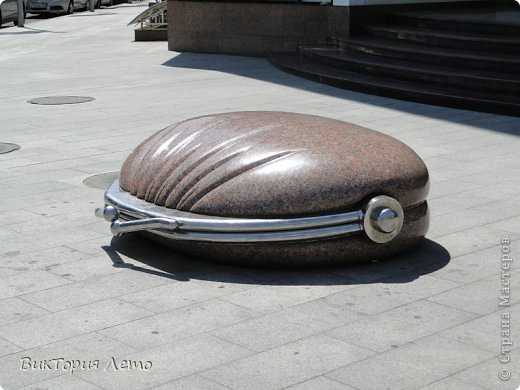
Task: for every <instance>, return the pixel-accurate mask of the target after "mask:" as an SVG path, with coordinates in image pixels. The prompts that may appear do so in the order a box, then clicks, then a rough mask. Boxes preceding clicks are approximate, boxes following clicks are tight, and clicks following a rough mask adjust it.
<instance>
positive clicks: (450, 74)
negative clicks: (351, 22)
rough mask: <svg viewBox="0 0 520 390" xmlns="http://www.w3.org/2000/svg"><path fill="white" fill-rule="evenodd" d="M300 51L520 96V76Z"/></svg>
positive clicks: (361, 68) (364, 69) (355, 67)
mask: <svg viewBox="0 0 520 390" xmlns="http://www.w3.org/2000/svg"><path fill="white" fill-rule="evenodd" d="M301 50H302V52H303V53H304V54H305V55H306V56H309V57H312V58H314V59H316V60H317V61H320V62H322V63H325V64H328V65H331V66H334V67H338V68H341V69H345V70H349V71H353V72H359V73H367V74H372V75H380V76H383V77H390V78H395V79H400V80H410V81H420V82H429V83H433V84H441V85H448V86H454V87H462V88H466V89H473V90H485V91H495V92H502V91H503V92H505V93H511V94H518V95H520V75H517V74H507V73H493V72H484V71H479V70H472V69H457V68H452V67H447V66H439V65H430V64H417V63H416V62H412V61H407V60H401V59H394V58H389V57H382V56H375V55H371V54H365V53H361V52H359V51H352V50H348V49H347V50H345V49H340V50H338V49H337V48H335V47H331V46H305V47H303V48H302V49H301Z"/></svg>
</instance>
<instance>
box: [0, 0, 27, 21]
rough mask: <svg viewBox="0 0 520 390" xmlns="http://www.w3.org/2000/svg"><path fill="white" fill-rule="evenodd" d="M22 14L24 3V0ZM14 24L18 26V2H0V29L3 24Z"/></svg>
mask: <svg viewBox="0 0 520 390" xmlns="http://www.w3.org/2000/svg"><path fill="white" fill-rule="evenodd" d="M23 3H24V14H25V8H26V1H25V0H24V2H23ZM8 22H14V24H18V1H17V0H0V27H1V26H2V24H4V23H8Z"/></svg>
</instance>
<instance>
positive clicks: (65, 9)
mask: <svg viewBox="0 0 520 390" xmlns="http://www.w3.org/2000/svg"><path fill="white" fill-rule="evenodd" d="M88 8H89V0H27V12H29V13H31V14H63V13H66V14H71V13H73V12H74V11H76V10H87V9H88Z"/></svg>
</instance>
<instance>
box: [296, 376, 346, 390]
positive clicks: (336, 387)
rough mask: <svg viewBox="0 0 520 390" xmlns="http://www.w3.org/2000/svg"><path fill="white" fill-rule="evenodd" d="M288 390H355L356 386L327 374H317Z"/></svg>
mask: <svg viewBox="0 0 520 390" xmlns="http://www.w3.org/2000/svg"><path fill="white" fill-rule="evenodd" d="M287 389H288V390H315V389H327V390H355V388H354V387H351V386H348V385H346V384H344V383H341V382H338V381H335V380H333V379H330V378H327V377H325V376H317V377H316V378H312V379H309V380H308V381H305V382H302V383H299V384H297V385H294V386H289V387H287Z"/></svg>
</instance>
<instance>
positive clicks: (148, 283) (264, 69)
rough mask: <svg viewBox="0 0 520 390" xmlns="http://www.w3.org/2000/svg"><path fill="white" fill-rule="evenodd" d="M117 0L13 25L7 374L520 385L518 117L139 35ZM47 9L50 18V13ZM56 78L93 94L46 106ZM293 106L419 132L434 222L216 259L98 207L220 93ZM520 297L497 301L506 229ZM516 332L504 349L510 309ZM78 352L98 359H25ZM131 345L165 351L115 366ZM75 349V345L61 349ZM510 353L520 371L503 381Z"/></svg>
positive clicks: (2, 266)
mask: <svg viewBox="0 0 520 390" xmlns="http://www.w3.org/2000/svg"><path fill="white" fill-rule="evenodd" d="M142 9H143V8H142V6H136V5H120V6H116V7H113V8H107V9H102V10H98V11H96V12H95V13H94V14H89V13H77V14H74V15H71V16H64V17H58V18H50V19H44V20H39V21H38V23H37V24H36V23H34V24H33V26H34V28H35V29H33V30H29V29H25V30H24V29H18V28H14V27H11V28H2V29H0V81H1V89H0V126H1V127H0V141H4V142H14V143H18V144H20V145H21V146H22V149H21V150H19V151H17V152H14V153H10V154H5V155H0V384H1V385H2V386H3V387H4V388H5V389H20V388H23V389H53V390H55V389H99V388H104V389H125V390H126V389H149V388H155V389H196V390H203V389H239V390H242V389H278V388H291V389H300V390H303V389H345V390H346V389H360V390H361V389H362V390H365V389H366V390H379V389H399V390H403V389H428V390H434V389H435V390H439V389H450V390H451V389H460V390H464V389H490V390H495V389H515V388H516V387H518V384H520V365H519V364H518V361H519V359H520V354H519V353H518V351H519V350H518V348H516V347H517V345H518V344H519V343H520V336H518V334H519V333H518V331H519V330H520V310H519V309H520V303H519V302H520V293H519V292H520V267H519V266H518V264H520V257H519V254H520V228H519V226H520V207H518V199H517V198H518V194H519V193H520V180H519V179H520V173H519V172H520V170H519V169H518V168H519V165H520V164H519V162H520V154H519V153H518V150H519V148H520V138H519V135H520V120H519V119H518V118H511V117H505V116H497V115H492V114H486V113H477V112H469V111H462V110H453V109H448V108H440V107H434V106H427V105H420V104H414V103H409V102H403V101H398V100H392V99H386V98H381V97H375V96H369V95H364V94H360V93H354V92H349V91H343V90H338V89H334V88H331V87H327V86H324V85H319V84H316V83H312V82H310V81H305V80H302V79H299V78H296V77H293V76H291V75H288V74H285V73H282V72H280V71H278V70H276V69H274V68H273V67H271V66H270V65H269V64H268V62H267V61H266V60H264V59H256V58H240V57H229V56H214V55H199V54H190V53H183V54H178V53H173V52H169V51H168V50H167V45H166V43H165V42H148V43H144V42H140V43H136V42H133V31H132V28H130V27H126V23H127V22H128V21H129V20H130V19H132V18H133V16H134V15H136V14H137V13H138V12H139V11H141V10H142ZM36 28H37V29H36ZM49 95H81V96H91V97H94V98H95V99H96V100H95V101H93V102H90V103H85V104H78V105H69V106H36V105H30V104H27V103H26V101H27V100H29V99H32V98H36V97H42V96H49ZM238 110H280V111H295V112H302V113H309V114H317V115H322V116H327V117H331V118H337V119H342V120H346V121H350V122H353V123H356V124H360V125H364V126H367V127H370V128H373V129H376V130H379V131H382V132H384V133H387V134H391V135H392V136H394V137H396V138H398V139H400V140H402V141H404V142H406V143H408V144H409V145H410V146H411V147H412V148H414V149H415V150H416V151H417V152H418V153H419V154H420V155H421V156H422V157H423V158H424V160H425V161H426V163H427V165H428V167H429V169H430V172H431V178H432V182H431V193H430V196H429V199H430V205H431V213H432V221H431V230H430V233H429V235H428V239H429V240H428V241H427V242H425V244H424V245H423V246H421V247H419V248H417V249H416V250H415V251H412V252H409V253H406V254H404V255H402V256H399V257H397V258H395V259H392V260H389V261H385V262H381V263H372V264H369V265H364V266H356V267H342V268H332V269H323V270H314V271H269V270H254V269H241V268H235V267H228V266H220V265H218V264H211V263H207V262H203V261H200V260H196V259H192V258H190V257H188V256H185V255H178V254H172V253H170V252H168V251H167V250H166V249H163V248H159V247H157V246H155V245H153V244H150V243H149V242H147V241H145V240H144V239H141V238H138V237H137V238H136V237H130V238H129V237H126V238H125V237H123V238H119V239H112V237H111V235H110V233H109V231H108V226H107V224H106V223H105V222H102V221H99V220H97V219H96V218H95V217H94V215H93V210H94V208H95V207H97V206H99V205H100V204H101V203H102V195H103V193H102V191H100V190H96V189H93V188H89V187H87V186H85V185H84V184H83V183H82V182H83V180H84V179H86V178H87V177H89V176H90V175H93V174H97V173H103V172H109V171H117V170H118V169H119V168H120V165H121V162H122V160H123V159H124V158H125V157H126V155H127V154H128V153H129V152H130V151H131V150H132V149H133V147H134V146H136V145H137V144H138V143H139V142H140V141H142V140H143V139H144V138H145V137H147V136H148V135H150V134H152V133H154V132H155V131H157V130H159V129H161V128H163V127H165V126H166V125H169V124H171V123H173V122H175V121H178V120H181V119H186V118H189V117H193V116H197V115H202V114H207V113H215V112H224V111H238ZM503 238H509V239H510V241H511V244H510V247H511V249H512V252H511V253H512V257H513V258H514V261H513V262H512V271H511V274H510V282H511V291H512V293H511V306H510V307H508V308H506V307H499V305H498V304H499V295H500V287H501V276H500V275H501V268H500V267H501V256H502V249H501V245H500V243H501V240H502V239H503ZM504 311H507V312H509V313H510V315H511V322H510V324H511V328H510V330H511V339H512V340H513V342H514V344H513V348H514V351H513V353H512V354H511V362H510V363H509V364H501V363H499V362H498V359H497V356H498V355H499V353H500V348H501V331H502V328H501V313H502V312H504ZM23 358H30V359H31V360H32V362H33V363H34V362H38V361H41V360H45V359H59V358H63V359H64V360H65V361H66V362H67V363H68V362H70V361H74V360H78V361H81V362H82V363H84V364H88V362H90V363H91V364H92V365H95V362H96V361H98V360H99V368H98V369H94V368H93V369H90V370H86V369H81V368H79V369H77V370H76V371H75V372H74V374H73V375H70V374H69V372H70V369H69V370H68V371H67V370H62V369H61V368H60V369H58V370H54V369H49V368H48V367H43V368H42V369H21V367H22V365H23V362H24V361H27V359H26V360H23ZM125 359H126V360H128V359H130V360H133V361H143V362H146V361H150V362H152V368H150V369H148V370H147V371H143V370H135V369H134V370H125V369H122V370H115V368H114V365H113V363H114V362H115V363H117V364H121V363H122V362H124V361H125ZM61 367H63V363H62V365H61ZM501 369H509V370H510V371H511V373H512V377H511V379H510V380H509V381H505V382H502V381H500V380H499V378H498V375H499V371H500V370H501Z"/></svg>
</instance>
